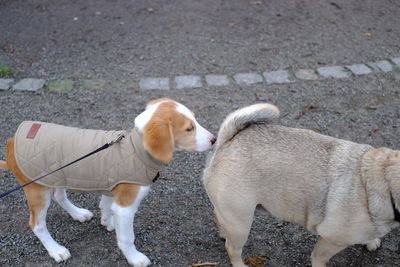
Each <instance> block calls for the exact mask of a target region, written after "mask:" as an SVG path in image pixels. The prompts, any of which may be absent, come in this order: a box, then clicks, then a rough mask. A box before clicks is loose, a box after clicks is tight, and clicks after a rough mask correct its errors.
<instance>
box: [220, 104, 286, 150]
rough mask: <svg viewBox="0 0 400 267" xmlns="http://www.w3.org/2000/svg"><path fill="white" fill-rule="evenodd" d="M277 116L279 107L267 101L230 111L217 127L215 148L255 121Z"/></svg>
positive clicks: (268, 119)
mask: <svg viewBox="0 0 400 267" xmlns="http://www.w3.org/2000/svg"><path fill="white" fill-rule="evenodd" d="M278 117H279V109H278V108H277V107H276V106H274V105H272V104H268V103H259V104H254V105H251V106H247V107H244V108H241V109H238V110H236V111H234V112H232V113H230V114H229V115H228V116H227V117H226V119H225V120H224V121H223V122H222V124H221V127H220V128H219V132H218V138H217V143H216V146H215V148H218V147H219V146H221V145H222V144H224V143H225V142H227V141H229V140H231V139H232V138H233V137H234V136H235V135H236V134H237V133H238V132H240V131H241V130H243V129H244V128H246V127H247V126H249V125H251V124H253V123H257V122H269V121H271V120H273V119H276V118H278Z"/></svg>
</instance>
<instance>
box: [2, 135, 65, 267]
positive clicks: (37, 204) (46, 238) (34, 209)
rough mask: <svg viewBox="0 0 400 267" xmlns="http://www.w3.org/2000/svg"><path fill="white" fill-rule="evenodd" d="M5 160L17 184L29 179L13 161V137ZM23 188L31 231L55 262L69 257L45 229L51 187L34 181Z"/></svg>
mask: <svg viewBox="0 0 400 267" xmlns="http://www.w3.org/2000/svg"><path fill="white" fill-rule="evenodd" d="M6 160H7V164H8V167H9V168H10V170H11V171H12V173H13V174H14V176H15V178H16V179H17V180H18V182H19V184H21V185H23V184H26V183H27V182H29V181H30V180H29V179H28V178H26V177H25V176H24V175H23V174H22V172H21V170H20V169H19V167H18V165H17V163H16V161H15V157H14V138H11V139H9V140H8V142H7V145H6ZM23 189H24V192H25V195H26V200H27V202H28V206H29V212H30V218H29V226H30V227H31V229H32V231H33V232H34V233H35V235H36V236H37V237H38V238H39V240H40V241H41V242H42V244H43V246H44V247H45V248H46V250H47V251H48V253H49V255H50V256H51V257H52V258H54V259H55V260H56V261H57V262H61V261H63V260H66V259H68V258H69V257H71V254H70V253H69V251H68V249H67V248H65V247H63V246H61V245H59V244H58V243H57V242H56V241H54V239H53V238H52V237H51V235H50V233H49V231H48V230H47V226H46V215H47V209H48V208H49V206H50V202H51V189H50V188H47V187H45V186H42V185H40V184H36V183H33V184H30V185H28V186H26V187H24V188H23Z"/></svg>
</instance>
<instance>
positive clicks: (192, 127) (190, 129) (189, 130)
mask: <svg viewBox="0 0 400 267" xmlns="http://www.w3.org/2000/svg"><path fill="white" fill-rule="evenodd" d="M193 130H194V126H193V125H190V127H189V128H186V132H191V131H193Z"/></svg>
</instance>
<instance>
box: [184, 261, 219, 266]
mask: <svg viewBox="0 0 400 267" xmlns="http://www.w3.org/2000/svg"><path fill="white" fill-rule="evenodd" d="M217 265H218V262H202V263H193V264H191V265H189V266H188V267H199V266H217Z"/></svg>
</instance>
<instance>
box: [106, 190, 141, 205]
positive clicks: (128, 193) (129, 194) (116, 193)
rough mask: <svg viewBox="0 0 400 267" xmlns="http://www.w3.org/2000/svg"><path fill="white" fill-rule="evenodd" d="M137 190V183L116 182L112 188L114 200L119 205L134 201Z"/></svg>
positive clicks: (129, 203) (130, 203)
mask: <svg viewBox="0 0 400 267" xmlns="http://www.w3.org/2000/svg"><path fill="white" fill-rule="evenodd" d="M139 190H140V185H137V184H118V185H116V186H115V187H114V188H113V190H112V194H113V197H114V201H115V203H117V204H118V205H119V206H121V207H127V206H130V205H132V204H133V202H134V201H135V199H136V196H137V194H138V193H139Z"/></svg>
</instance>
